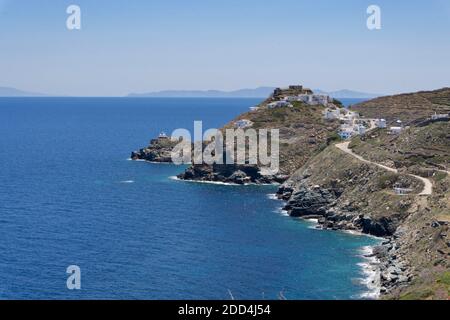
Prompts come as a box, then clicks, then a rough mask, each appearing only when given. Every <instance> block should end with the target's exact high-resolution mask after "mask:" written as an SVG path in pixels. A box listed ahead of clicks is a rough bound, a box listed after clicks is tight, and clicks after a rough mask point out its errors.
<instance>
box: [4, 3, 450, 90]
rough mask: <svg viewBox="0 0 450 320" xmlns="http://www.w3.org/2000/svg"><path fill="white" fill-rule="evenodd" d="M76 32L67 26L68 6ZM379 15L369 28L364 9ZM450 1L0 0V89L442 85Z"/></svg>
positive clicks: (448, 66)
mask: <svg viewBox="0 0 450 320" xmlns="http://www.w3.org/2000/svg"><path fill="white" fill-rule="evenodd" d="M71 4H77V5H79V6H80V7H81V10H82V30H80V31H69V30H67V28H66V19H67V16H68V15H67V14H66V8H67V7H68V6H69V5H71ZM371 4H376V5H378V6H380V7H381V10H382V29H381V30H377V31H369V30H368V29H367V27H366V19H367V14H366V9H367V7H368V6H369V5H371ZM449 57H450V1H448V0H430V1H385V0H383V1H379V0H371V1H364V0H347V1H345V0H344V1H332V0H328V1H324V0H315V1H302V0H277V1H268V0H265V1H261V0H258V1H256V0H245V1H243V0H239V1H237V0H227V1H222V0H216V1H211V0H209V1H207V0H188V1H186V0H183V1H182V0H164V1H163V0H160V1H154V0H146V1H144V0H132V1H130V0H127V1H125V0H115V1H106V0H95V1H92V0H71V1H65V0H57V1H55V0H0V86H12V87H17V88H20V89H24V90H28V91H37V92H44V93H50V94H58V95H79V96H96V95H97V96H120V95H125V94H127V93H130V92H147V91H157V90H164V89H223V90H233V89H238V88H247V87H257V86H283V85H287V84H294V83H299V84H300V83H301V84H305V85H307V86H309V87H312V88H322V89H324V90H336V89H342V88H349V89H353V90H360V91H367V92H375V93H386V94H388V93H398V92H409V91H416V90H422V89H435V88H439V87H443V86H450V76H449V75H450V59H449Z"/></svg>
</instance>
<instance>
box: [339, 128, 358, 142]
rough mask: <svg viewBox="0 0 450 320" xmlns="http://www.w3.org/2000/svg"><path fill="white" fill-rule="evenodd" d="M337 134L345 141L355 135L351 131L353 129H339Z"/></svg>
mask: <svg viewBox="0 0 450 320" xmlns="http://www.w3.org/2000/svg"><path fill="white" fill-rule="evenodd" d="M338 134H339V136H340V137H341V138H342V139H344V140H347V139H350V138H351V137H353V136H354V135H355V132H354V131H353V128H341V130H339V132H338Z"/></svg>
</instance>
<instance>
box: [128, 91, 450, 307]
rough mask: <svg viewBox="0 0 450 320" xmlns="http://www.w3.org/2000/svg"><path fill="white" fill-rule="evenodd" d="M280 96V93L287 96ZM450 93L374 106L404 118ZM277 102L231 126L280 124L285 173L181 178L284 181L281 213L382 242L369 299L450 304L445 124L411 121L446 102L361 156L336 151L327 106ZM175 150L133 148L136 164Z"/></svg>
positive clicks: (361, 147) (226, 170) (361, 150)
mask: <svg viewBox="0 0 450 320" xmlns="http://www.w3.org/2000/svg"><path fill="white" fill-rule="evenodd" d="M277 92H278V94H283V90H278V91H277ZM449 92H450V91H449V89H445V90H437V91H435V92H425V93H417V94H410V95H398V96H393V97H387V98H379V99H378V100H374V101H375V102H380V101H381V102H384V103H385V105H386V106H384V105H383V107H382V108H381V109H380V110H384V109H386V108H388V107H389V108H391V107H392V108H391V109H392V110H391V109H389V108H388V109H389V110H391V112H392V113H393V115H392V116H391V118H392V119H394V118H395V117H397V116H400V115H401V112H400V111H401V110H402V108H403V107H401V108H400V107H398V106H403V105H405V106H407V105H409V104H411V103H412V104H413V105H416V102H417V101H419V102H420V101H422V100H423V99H422V98H421V95H426V97H428V98H430V99H431V100H433V99H432V98H433V97H434V96H436V97H438V98H439V101H441V100H442V99H444V98H445V99H446V100H445V101H450V100H449V99H450V98H449V97H450V96H449V95H448V93H449ZM284 93H286V92H284ZM275 97H276V95H275V93H274V95H273V96H271V97H270V98H269V99H267V100H266V101H265V102H263V103H261V104H260V105H259V106H258V107H255V108H252V109H253V110H252V111H251V112H249V113H245V114H242V115H240V116H239V117H238V118H236V119H235V120H233V121H232V122H230V123H229V124H227V125H226V126H225V127H224V129H229V128H236V124H237V123H244V124H251V126H252V127H253V128H255V129H258V128H279V129H280V159H279V160H280V174H278V175H274V176H265V175H262V174H261V173H260V168H259V167H258V166H257V165H191V166H189V167H188V168H187V169H186V170H185V171H184V172H183V173H181V174H180V175H178V179H182V180H187V181H198V182H217V183H227V184H238V185H246V184H274V183H276V184H280V187H279V189H278V191H277V194H276V196H277V198H278V199H280V200H283V201H284V206H283V210H285V211H286V212H287V213H288V214H289V215H290V216H292V217H298V218H301V219H305V220H311V219H314V220H316V221H317V227H318V228H321V229H326V230H335V231H344V232H351V233H361V234H366V235H370V236H374V237H377V238H380V244H379V245H377V246H374V247H373V248H370V250H368V251H366V252H365V253H364V254H363V256H364V258H365V259H367V261H369V262H368V263H369V266H368V269H369V270H366V271H367V272H368V273H371V274H372V275H374V276H373V278H371V279H370V281H371V283H370V284H368V285H369V286H371V287H372V288H375V289H374V292H372V293H373V296H372V297H376V298H381V299H447V298H448V296H449V295H450V271H449V270H450V259H449V257H450V249H449V248H450V240H449V234H450V216H449V212H450V202H449V201H448V199H449V197H450V178H449V171H448V159H449V158H448V157H449V154H448V150H449V149H448V148H449V145H448V142H449V141H450V140H448V121H445V122H444V121H439V122H430V123H426V124H424V125H420V126H419V125H417V126H415V125H414V124H415V123H416V122H417V121H418V119H419V120H420V119H422V118H423V116H424V115H426V114H431V113H432V112H434V111H435V110H441V109H442V108H444V109H443V110H444V111H448V110H449V109H448V104H445V105H444V106H443V105H442V104H439V105H437V106H436V103H435V100H433V101H432V103H430V104H429V105H427V106H426V108H425V107H424V108H425V109H424V110H421V112H422V113H421V114H416V113H414V112H410V113H408V114H407V115H408V117H407V118H408V119H407V120H408V121H409V123H410V124H411V126H410V127H408V128H405V130H403V131H402V133H401V134H398V135H392V134H389V132H387V130H384V131H383V130H381V129H380V130H378V129H377V130H374V132H371V133H370V135H364V136H362V137H356V138H353V139H352V140H351V143H350V149H352V150H353V151H354V152H355V153H356V154H357V155H358V157H359V158H358V157H355V156H353V155H351V154H349V153H348V152H345V150H342V149H341V148H338V147H337V145H335V142H336V141H337V140H339V136H337V134H336V130H337V128H339V122H337V121H333V120H332V121H328V120H327V121H325V120H324V119H323V118H324V116H323V115H324V113H326V109H325V108H324V106H321V105H315V106H311V105H305V104H304V103H301V102H292V105H290V106H288V107H280V108H269V107H268V105H271V104H273V101H274V99H275ZM419 98H420V99H419ZM405 99H406V102H405V101H404V100H405ZM416 100H417V101H416ZM431 100H430V101H431ZM333 105H335V103H334V104H333ZM366 105H367V106H368V108H367V110H365V111H367V112H369V111H371V112H373V113H374V114H375V113H376V114H378V111H377V110H378V109H377V104H376V103H373V104H372V103H371V102H368V103H367V104H366ZM366 105H364V106H366ZM335 107H336V106H335ZM439 108H441V109H439ZM364 109H365V108H364ZM397 109H399V110H397ZM357 110H358V109H357ZM374 116H375V115H374ZM414 121H416V122H414ZM420 123H422V124H423V123H424V122H423V121H422V122H420ZM416 124H417V123H416ZM175 144H176V143H174V142H172V141H171V140H170V139H168V138H167V137H164V136H163V137H159V138H158V139H154V140H152V141H151V143H150V145H149V146H148V147H147V148H143V149H141V150H139V151H135V152H133V153H132V155H131V158H132V159H133V160H146V161H152V162H161V163H166V162H171V159H170V154H171V150H172V148H173V146H175ZM408 150H412V151H411V152H414V154H413V156H412V157H411V156H410V157H409V158H408V156H407V155H408V154H409V153H408V152H409V151H408ZM418 151H420V156H418V155H419V153H418ZM425 151H426V152H425ZM427 152H428V153H427ZM428 154H432V155H434V158H433V161H432V163H431V164H430V160H429V158H430V157H428V156H426V157H424V156H423V155H428ZM436 155H437V156H436ZM361 158H363V159H369V160H370V161H361ZM378 163H382V164H383V165H384V166H380V165H377V164H378ZM386 168H388V169H389V168H396V169H395V170H391V169H389V170H387V169H386ZM435 168H440V170H439V169H435ZM425 178H426V179H425ZM424 180H426V181H428V182H429V184H431V185H432V193H431V192H429V193H425V192H424V191H423V190H425V189H426V183H424ZM426 181H425V182H426Z"/></svg>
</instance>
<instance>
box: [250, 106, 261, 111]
mask: <svg viewBox="0 0 450 320" xmlns="http://www.w3.org/2000/svg"><path fill="white" fill-rule="evenodd" d="M258 109H259V107H250V111H256V110H258Z"/></svg>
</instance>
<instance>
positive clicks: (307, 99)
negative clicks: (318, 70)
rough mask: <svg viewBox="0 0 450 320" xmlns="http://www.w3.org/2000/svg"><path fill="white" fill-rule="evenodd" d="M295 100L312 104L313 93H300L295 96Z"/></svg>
mask: <svg viewBox="0 0 450 320" xmlns="http://www.w3.org/2000/svg"><path fill="white" fill-rule="evenodd" d="M297 101H301V102H304V103H306V104H312V103H313V95H312V94H300V95H298V97H297Z"/></svg>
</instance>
